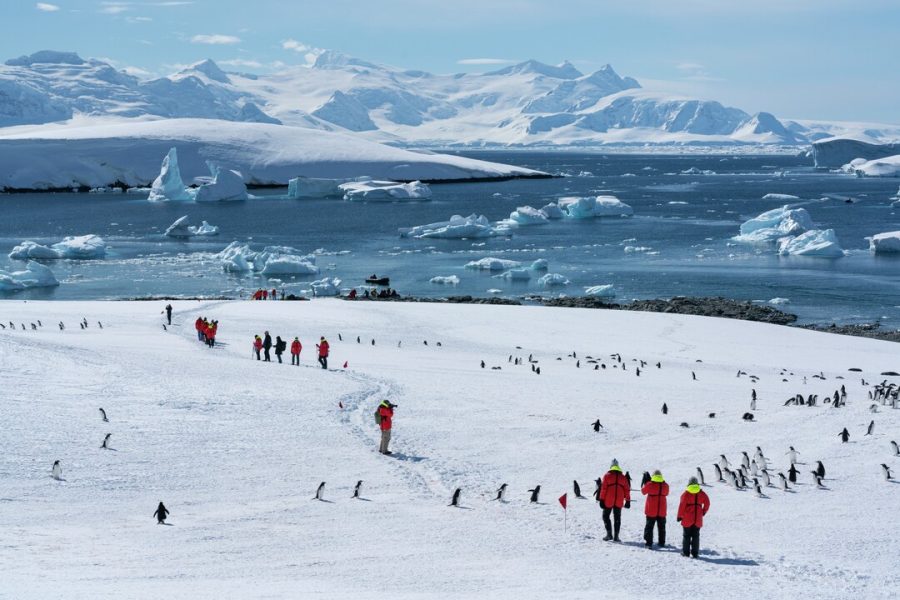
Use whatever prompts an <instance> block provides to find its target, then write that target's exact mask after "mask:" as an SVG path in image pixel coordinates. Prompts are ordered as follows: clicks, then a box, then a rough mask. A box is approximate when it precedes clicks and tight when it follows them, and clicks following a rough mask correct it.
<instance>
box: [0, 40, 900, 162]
mask: <svg viewBox="0 0 900 600" xmlns="http://www.w3.org/2000/svg"><path fill="white" fill-rule="evenodd" d="M77 115H95V116H96V115H116V116H121V117H131V118H134V117H143V116H147V115H152V116H155V117H166V118H177V117H193V118H206V119H225V120H229V121H252V122H264V123H284V124H287V125H292V126H295V127H304V128H313V129H321V130H334V131H348V132H354V133H357V134H358V135H362V136H364V137H366V138H368V139H370V140H375V141H387V142H393V143H397V144H407V145H440V146H447V145H478V146H491V145H597V144H644V143H651V144H733V143H739V144H748V143H749V144H788V145H792V144H803V143H807V142H809V141H811V140H814V139H819V138H822V137H828V136H830V135H833V131H834V130H835V128H834V127H832V126H831V125H828V124H817V123H811V122H799V121H793V122H790V123H789V124H788V126H786V125H785V124H783V123H782V122H780V121H779V120H778V119H777V118H776V117H774V116H773V115H771V114H769V113H759V114H756V115H750V114H748V113H746V112H744V111H742V110H740V109H737V108H731V107H726V106H723V105H722V104H720V103H719V102H716V101H713V100H701V99H696V98H685V97H677V96H673V95H671V94H665V93H660V92H655V91H653V90H645V89H643V88H642V87H641V85H640V84H639V83H638V82H637V81H636V80H635V79H633V78H631V77H621V76H620V75H619V74H617V73H616V72H615V70H614V69H613V68H612V67H611V66H609V65H606V66H604V67H602V68H601V69H599V70H597V71H595V72H593V73H582V72H581V71H579V70H578V69H577V68H576V67H575V66H574V65H572V64H571V63H568V62H566V63H563V64H561V65H556V66H553V65H547V64H543V63H541V62H538V61H535V60H529V61H525V62H522V63H520V64H517V65H512V66H509V67H505V68H503V69H499V70H496V71H492V72H488V73H475V74H472V73H470V74H451V75H434V74H431V73H426V72H423V71H412V70H403V69H398V68H393V67H388V66H383V65H376V64H373V63H371V62H367V61H364V60H361V59H356V58H353V57H350V56H347V55H344V54H341V53H339V52H335V51H320V52H319V54H318V55H317V57H316V59H315V61H314V62H312V63H311V64H309V65H296V66H288V67H285V68H283V69H282V70H281V71H279V72H277V73H273V74H267V75H251V74H246V73H226V72H225V71H223V70H222V69H220V68H219V67H218V66H217V65H216V64H215V63H214V62H213V61H211V60H205V61H202V62H199V63H197V64H195V65H193V66H191V67H188V68H186V69H184V70H182V71H180V72H178V73H176V74H174V75H171V76H168V77H162V78H157V79H152V80H141V79H138V78H136V77H134V76H131V75H128V74H126V73H124V72H122V71H117V70H116V69H115V68H113V67H112V66H110V65H109V64H107V63H105V62H103V61H101V60H97V59H87V60H85V59H82V58H81V57H79V56H78V55H76V54H74V53H66V52H51V51H42V52H37V53H35V54H32V55H30V56H23V57H20V58H16V59H12V60H9V61H7V62H6V64H5V65H4V66H0V127H4V126H11V125H22V124H40V123H47V122H53V121H62V120H66V119H70V118H72V117H74V116H77ZM867 130H868V131H869V132H870V133H872V134H873V135H874V134H875V133H876V132H878V131H881V133H882V134H884V135H888V134H890V132H891V131H893V133H894V134H896V133H897V132H896V131H894V130H893V129H891V128H890V127H888V128H886V129H883V130H878V129H877V128H875V127H870V128H867Z"/></svg>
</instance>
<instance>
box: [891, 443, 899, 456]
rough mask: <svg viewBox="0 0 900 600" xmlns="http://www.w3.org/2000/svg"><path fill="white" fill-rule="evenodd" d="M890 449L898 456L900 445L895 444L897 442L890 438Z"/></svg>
mask: <svg viewBox="0 0 900 600" xmlns="http://www.w3.org/2000/svg"><path fill="white" fill-rule="evenodd" d="M891 451H892V452H893V453H894V456H900V446H897V442H895V441H894V440H891Z"/></svg>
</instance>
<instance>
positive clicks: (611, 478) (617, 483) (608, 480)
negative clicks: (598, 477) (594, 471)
mask: <svg viewBox="0 0 900 600" xmlns="http://www.w3.org/2000/svg"><path fill="white" fill-rule="evenodd" d="M626 500H627V501H629V502H630V501H631V486H629V485H628V479H626V478H625V475H624V474H622V471H621V470H620V469H619V468H618V467H613V468H612V469H610V470H609V471H607V473H606V475H604V476H603V485H602V489H601V491H600V502H602V503H603V506H605V507H606V508H622V507H623V506H625V501H626Z"/></svg>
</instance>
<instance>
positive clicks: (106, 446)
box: [100, 433, 112, 450]
mask: <svg viewBox="0 0 900 600" xmlns="http://www.w3.org/2000/svg"><path fill="white" fill-rule="evenodd" d="M111 436H112V434H111V433H107V434H106V437H105V438H103V445H101V446H100V447H101V448H103V449H104V450H109V446H108V444H109V438H110V437H111Z"/></svg>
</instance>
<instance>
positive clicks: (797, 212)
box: [734, 204, 815, 242]
mask: <svg viewBox="0 0 900 600" xmlns="http://www.w3.org/2000/svg"><path fill="white" fill-rule="evenodd" d="M814 227H815V225H813V222H812V217H810V216H809V213H808V212H806V209H805V208H790V206H789V205H787V204H785V205H784V206H782V207H781V208H775V209H772V210H768V211H766V212H764V213H762V214H761V215H759V216H757V217H754V218H752V219H750V220H749V221H746V222H745V223H744V224H743V225H741V233H740V235H738V236H736V237H735V238H734V239H735V240H737V241H741V242H773V241H776V240H778V239H779V238H783V237H786V236H792V235H798V234H801V233H803V232H804V231H807V230H810V229H813V228H814Z"/></svg>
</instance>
